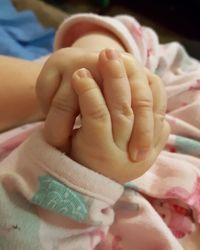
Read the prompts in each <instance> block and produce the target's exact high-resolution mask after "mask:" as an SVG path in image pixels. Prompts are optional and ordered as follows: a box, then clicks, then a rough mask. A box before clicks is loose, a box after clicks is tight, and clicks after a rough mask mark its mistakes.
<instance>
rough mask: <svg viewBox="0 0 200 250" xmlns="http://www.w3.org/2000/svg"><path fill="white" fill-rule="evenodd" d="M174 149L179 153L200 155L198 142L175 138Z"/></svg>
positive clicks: (179, 137) (199, 143)
mask: <svg viewBox="0 0 200 250" xmlns="http://www.w3.org/2000/svg"><path fill="white" fill-rule="evenodd" d="M176 149H177V151H179V152H181V153H186V154H192V155H193V154H195V155H196V154H199V155H200V142H198V141H195V140H192V139H189V138H185V137H182V136H177V137H176Z"/></svg>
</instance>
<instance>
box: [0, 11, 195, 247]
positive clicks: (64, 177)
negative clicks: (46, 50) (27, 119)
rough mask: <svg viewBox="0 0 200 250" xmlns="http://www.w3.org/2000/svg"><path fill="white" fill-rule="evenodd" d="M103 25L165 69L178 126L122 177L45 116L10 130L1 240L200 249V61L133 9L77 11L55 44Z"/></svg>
mask: <svg viewBox="0 0 200 250" xmlns="http://www.w3.org/2000/svg"><path fill="white" fill-rule="evenodd" d="M97 26H100V27H103V28H105V29H108V30H109V31H110V32H112V33H113V34H115V35H116V36H117V37H118V38H119V39H120V41H121V42H122V44H123V45H124V47H125V48H126V50H127V51H128V52H130V53H132V54H134V56H135V57H136V58H137V59H138V60H139V61H140V62H141V63H143V65H145V66H146V67H148V68H149V69H150V70H151V71H153V72H155V73H156V74H158V75H159V76H160V77H161V78H162V79H163V81H164V83H165V86H166V91H167V96H168V110H167V112H168V114H167V119H168V121H169V123H170V125H171V128H172V130H171V134H170V136H169V140H168V142H167V144H166V148H165V150H163V151H162V152H161V154H160V156H159V157H158V159H157V160H156V162H155V164H154V165H153V166H152V168H151V169H150V170H149V171H148V172H146V173H145V174H144V175H143V176H142V177H140V178H138V179H136V180H133V181H132V182H129V183H127V184H125V185H124V187H122V186H121V185H119V184H118V183H116V182H114V181H112V180H110V179H108V178H107V177H105V176H102V175H99V174H97V173H95V172H93V171H91V170H90V169H87V168H86V167H84V166H81V165H80V164H78V163H76V162H74V161H72V160H71V159H69V158H68V157H67V156H66V155H63V154H62V153H60V152H59V151H57V150H56V149H54V148H52V147H51V146H49V145H48V144H47V143H45V141H44V139H43V136H42V133H41V132H40V130H41V128H40V126H42V125H40V124H37V125H33V126H32V127H31V128H29V127H27V128H19V129H16V130H14V131H10V132H7V133H6V134H2V135H1V137H0V153H1V163H0V180H1V186H0V197H1V203H0V246H1V249H2V250H16V249H20V250H27V249H30V250H31V249H33V250H35V249H37V250H51V249H52V250H62V249H63V250H64V249H67V250H92V249H96V250H183V249H188V250H197V249H199V245H200V240H199V236H198V234H199V222H200V159H199V156H200V142H199V139H200V91H199V90H200V64H199V62H198V61H195V60H194V59H192V58H190V57H189V56H188V55H187V53H186V52H185V50H184V48H183V47H182V46H181V45H180V44H178V43H169V44H165V45H160V44H159V42H158V38H157V35H156V34H155V32H154V31H153V30H151V29H149V28H147V27H143V26H141V25H140V24H139V23H138V22H137V21H136V20H135V19H134V18H132V17H130V16H125V15H124V16H117V17H115V18H110V17H100V16H97V15H94V14H79V15H74V16H72V17H70V18H69V19H67V20H66V21H65V22H64V23H63V24H62V25H61V26H60V28H59V30H58V31H57V35H56V39H55V49H59V48H61V47H66V46H70V45H71V44H72V43H73V41H74V40H75V39H76V38H77V37H79V36H81V35H82V34H84V33H86V32H89V31H90V30H93V29H96V27H97ZM22 129H23V131H22ZM33 131H34V132H33ZM30 134H31V136H30ZM26 138H28V139H27V140H25V139H26ZM24 141H25V142H24ZM23 142H24V143H23Z"/></svg>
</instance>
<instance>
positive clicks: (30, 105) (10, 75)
mask: <svg viewBox="0 0 200 250" xmlns="http://www.w3.org/2000/svg"><path fill="white" fill-rule="evenodd" d="M42 66H43V65H41V64H39V63H34V62H29V61H26V60H21V59H17V58H13V57H7V56H0V76H1V82H0V131H3V130H6V129H9V128H12V127H14V126H17V125H21V124H23V123H25V122H31V121H34V120H37V119H39V118H41V117H42V113H41V112H40V109H39V105H38V102H37V98H36V94H35V82H36V80H37V77H38V74H39V72H40V70H41V67H42Z"/></svg>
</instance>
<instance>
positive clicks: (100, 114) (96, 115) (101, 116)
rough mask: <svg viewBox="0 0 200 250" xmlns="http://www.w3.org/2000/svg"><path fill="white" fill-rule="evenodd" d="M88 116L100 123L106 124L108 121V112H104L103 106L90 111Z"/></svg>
mask: <svg viewBox="0 0 200 250" xmlns="http://www.w3.org/2000/svg"><path fill="white" fill-rule="evenodd" d="M88 115H89V116H90V117H91V118H92V119H95V120H98V121H101V122H106V121H107V120H108V112H107V111H106V109H105V105H104V104H102V105H99V106H98V107H96V108H95V109H94V110H92V111H90V113H89V114H88Z"/></svg>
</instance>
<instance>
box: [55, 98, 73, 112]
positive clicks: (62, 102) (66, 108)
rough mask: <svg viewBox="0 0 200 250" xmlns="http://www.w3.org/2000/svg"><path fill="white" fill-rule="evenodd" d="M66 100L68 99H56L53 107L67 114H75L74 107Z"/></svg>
mask: <svg viewBox="0 0 200 250" xmlns="http://www.w3.org/2000/svg"><path fill="white" fill-rule="evenodd" d="M66 100H67V98H63V97H56V98H54V99H53V101H52V107H53V108H54V109H56V110H59V111H62V112H65V113H73V112H74V107H73V105H70V102H67V101H66Z"/></svg>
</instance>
